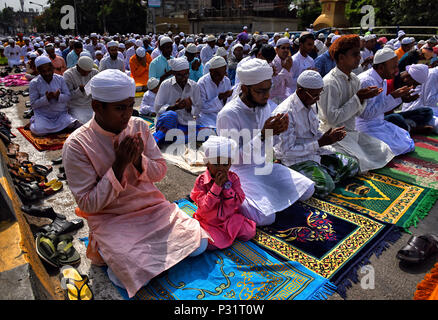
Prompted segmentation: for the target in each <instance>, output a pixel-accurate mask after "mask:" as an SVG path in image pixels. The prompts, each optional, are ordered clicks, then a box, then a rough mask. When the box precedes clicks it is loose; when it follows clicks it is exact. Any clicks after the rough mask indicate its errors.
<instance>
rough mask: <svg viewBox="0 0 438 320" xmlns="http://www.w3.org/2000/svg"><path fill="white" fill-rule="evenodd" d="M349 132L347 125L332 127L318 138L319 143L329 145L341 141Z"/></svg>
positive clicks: (321, 145)
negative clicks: (346, 129)
mask: <svg viewBox="0 0 438 320" xmlns="http://www.w3.org/2000/svg"><path fill="white" fill-rule="evenodd" d="M346 134H347V132H346V131H345V127H339V128H335V129H333V128H330V129H329V130H328V131H327V132H326V133H324V134H323V135H322V137H321V138H319V140H318V144H319V146H320V147H323V146H329V145H331V144H333V143H335V142H338V141H341V140H342V139H344V138H345V136H346Z"/></svg>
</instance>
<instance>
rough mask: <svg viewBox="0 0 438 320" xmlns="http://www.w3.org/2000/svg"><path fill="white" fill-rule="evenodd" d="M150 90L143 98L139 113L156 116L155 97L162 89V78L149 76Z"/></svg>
mask: <svg viewBox="0 0 438 320" xmlns="http://www.w3.org/2000/svg"><path fill="white" fill-rule="evenodd" d="M147 88H148V90H147V91H146V92H145V93H144V95H143V99H142V100H141V104H140V110H139V113H140V114H141V115H143V116H150V117H155V116H156V115H157V114H156V113H155V98H156V96H157V92H158V89H160V80H158V79H156V78H149V80H148V84H147Z"/></svg>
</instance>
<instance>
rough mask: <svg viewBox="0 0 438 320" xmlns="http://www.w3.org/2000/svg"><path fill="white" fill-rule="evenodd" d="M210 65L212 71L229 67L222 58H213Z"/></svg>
mask: <svg viewBox="0 0 438 320" xmlns="http://www.w3.org/2000/svg"><path fill="white" fill-rule="evenodd" d="M209 63H210V70H211V69H217V68H221V67H224V66H226V65H227V62H226V61H225V59H224V58H222V57H220V56H214V57H213V58H211V59H210V61H209Z"/></svg>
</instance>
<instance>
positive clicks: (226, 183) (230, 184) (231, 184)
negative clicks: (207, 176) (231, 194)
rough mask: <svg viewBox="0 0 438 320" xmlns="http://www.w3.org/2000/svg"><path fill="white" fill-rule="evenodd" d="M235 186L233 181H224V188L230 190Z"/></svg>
mask: <svg viewBox="0 0 438 320" xmlns="http://www.w3.org/2000/svg"><path fill="white" fill-rule="evenodd" d="M232 186H233V183H232V182H231V181H227V182H225V183H224V189H225V190H228V189H230V188H231V187H232Z"/></svg>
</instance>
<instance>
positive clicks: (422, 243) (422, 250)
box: [397, 234, 438, 263]
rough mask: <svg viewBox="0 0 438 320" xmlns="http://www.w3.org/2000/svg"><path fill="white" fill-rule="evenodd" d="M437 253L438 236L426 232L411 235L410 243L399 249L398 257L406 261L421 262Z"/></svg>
mask: <svg viewBox="0 0 438 320" xmlns="http://www.w3.org/2000/svg"><path fill="white" fill-rule="evenodd" d="M435 253H438V236H437V235H435V234H426V235H422V236H418V237H417V236H412V237H410V238H409V240H408V244H407V245H405V246H404V247H403V248H401V249H400V250H399V251H398V253H397V258H398V259H400V260H402V261H406V262H411V263H419V262H423V261H425V260H427V259H428V258H430V257H431V256H433V255H434V254H435Z"/></svg>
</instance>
